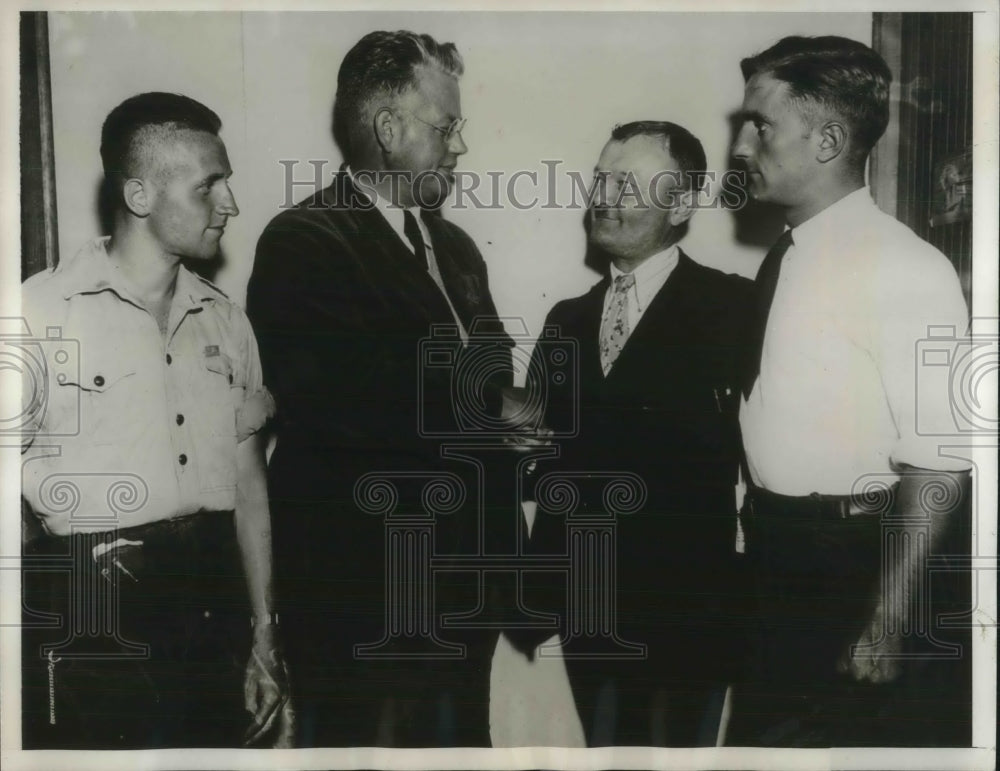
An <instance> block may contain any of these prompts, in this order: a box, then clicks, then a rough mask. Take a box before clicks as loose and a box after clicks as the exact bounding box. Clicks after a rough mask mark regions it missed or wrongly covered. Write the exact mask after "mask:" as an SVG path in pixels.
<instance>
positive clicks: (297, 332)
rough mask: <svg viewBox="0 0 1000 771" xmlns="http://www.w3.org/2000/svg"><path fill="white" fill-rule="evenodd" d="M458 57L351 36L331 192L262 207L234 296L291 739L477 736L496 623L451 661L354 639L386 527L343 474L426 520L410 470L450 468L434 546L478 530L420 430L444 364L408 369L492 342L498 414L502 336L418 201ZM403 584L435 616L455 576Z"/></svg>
mask: <svg viewBox="0 0 1000 771" xmlns="http://www.w3.org/2000/svg"><path fill="white" fill-rule="evenodd" d="M462 68H463V65H462V60H461V57H460V56H459V54H458V51H457V50H456V48H455V46H454V45H453V44H451V43H445V44H439V43H437V42H436V41H435V40H433V39H432V38H431V37H430V36H428V35H417V34H414V33H411V32H373V33H371V34H369V35H366V36H365V37H364V38H362V39H361V41H359V42H358V43H357V44H356V45H355V46H354V48H352V50H351V51H350V52H349V53H348V54H347V56H346V57H345V59H344V61H343V63H342V65H341V69H340V73H339V76H338V87H337V96H336V103H335V105H334V111H333V129H334V136H335V139H336V141H337V143H338V145H339V146H340V148H341V151H342V153H343V156H344V159H345V161H346V163H345V166H344V167H343V168H342V169H341V170H340V172H339V173H338V174H337V175H336V176H335V178H334V182H333V184H332V185H331V186H330V187H328V188H326V189H325V190H323V191H321V192H319V193H317V194H316V195H314V196H312V197H310V198H309V199H307V200H304V201H302V202H300V203H299V204H298V205H296V206H295V207H294V208H292V209H289V210H287V211H284V212H282V213H280V214H279V215H278V216H277V217H275V218H274V220H272V222H271V223H270V224H269V225H268V226H267V228H266V229H265V230H264V233H263V234H262V236H261V237H260V241H259V243H258V247H257V255H256V262H255V266H254V272H253V276H252V278H251V280H250V284H249V287H248V298H247V305H248V311H249V314H250V317H251V319H252V321H253V324H254V328H255V329H256V331H257V333H258V335H259V339H260V347H261V359H262V361H263V365H264V370H265V372H266V373H267V375H268V378H269V382H271V383H273V391H274V394H275V397H276V399H277V402H278V404H279V408H278V409H279V413H280V417H279V429H278V432H277V446H276V449H275V451H274V455H273V457H272V459H271V464H270V481H271V485H272V487H271V493H272V496H273V497H272V505H273V507H274V508H273V511H274V527H275V536H274V537H275V551H276V561H277V568H276V573H277V575H278V587H279V602H280V605H281V609H282V610H281V612H282V618H283V623H284V624H285V625H286V627H289V628H287V632H286V636H285V637H286V639H287V640H288V648H289V656H290V660H291V662H290V667H291V669H292V671H293V678H294V679H295V682H296V685H297V686H298V689H299V690H298V693H299V694H300V695H301V697H302V701H301V702H300V704H301V707H300V709H301V710H302V722H301V725H302V731H303V739H302V741H303V743H304V744H308V745H359V746H371V745H385V744H389V745H409V746H412V745H415V744H429V745H442V744H465V745H469V744H472V745H484V744H485V745H488V743H489V733H488V729H489V726H488V688H489V663H490V657H491V655H492V652H493V645H495V642H496V632H493V633H492V634H490V633H488V632H486V631H482V632H481V633H479V634H476V633H466V634H465V636H464V637H463V638H462V639H461V641H460V642H461V643H463V644H465V645H466V646H467V649H466V655H465V657H464V659H463V660H461V661H456V662H440V661H437V662H434V661H432V662H430V663H427V661H426V659H425V658H420V657H422V656H424V657H425V656H426V655H427V654H428V652H431V653H433V651H431V650H430V649H424V648H421V645H422V644H423V643H424V642H426V640H424V639H423V637H425V636H426V630H418V633H417V634H414V635H411V639H410V640H409V642H410V643H412V644H413V645H414V646H415V647H414V648H413V649H412V650H408V651H406V653H407V655H411V656H413V657H412V658H402V659H400V658H396V659H393V658H391V657H390V658H389V659H387V660H376V661H372V660H359V659H358V657H357V656H356V655H355V653H354V646H356V645H363V644H370V643H378V641H379V640H380V639H382V637H383V636H384V635H385V634H386V630H385V623H386V622H385V619H386V617H385V612H386V610H385V609H386V604H387V602H389V603H391V602H397V601H398V602H403V599H401V598H393V597H390V594H389V592H391V591H392V590H393V589H394V588H395V587H394V586H390V585H389V584H390V581H389V579H388V578H387V577H386V571H387V558H386V549H387V542H386V530H385V527H386V525H385V523H384V522H383V520H382V518H381V517H379V516H374V515H372V514H370V513H366V512H365V511H364V507H363V506H359V505H358V503H357V501H356V500H355V498H356V494H355V485H356V484H357V483H358V482H359V479H361V478H362V477H363V476H364V475H365V474H368V473H370V472H380V473H381V472H384V473H385V474H386V475H387V476H389V477H392V478H394V479H396V480H397V481H398V482H399V483H398V485H397V492H396V494H397V495H398V501H397V502H396V505H395V507H394V514H398V515H408V516H414V515H416V516H425V515H426V507H425V504H426V500H423V501H422V499H421V485H422V484H423V482H422V480H425V479H426V478H428V477H427V475H428V474H430V475H433V474H439V475H442V474H444V475H447V474H448V473H457V474H459V475H460V476H461V477H462V481H463V483H464V484H465V495H466V496H467V498H468V503H469V506H471V508H469V506H467V507H466V508H463V509H462V510H460V511H458V512H453V513H450V514H448V515H447V516H437V517H436V519H435V527H436V537H435V538H436V540H435V541H434V543H433V549H434V550H436V551H437V552H439V553H444V554H452V553H455V552H456V551H461V550H462V549H463V548H464V547H465V546H468V545H469V543H470V541H471V542H472V543H475V541H476V537H477V536H476V527H477V522H476V521H475V519H476V513H475V505H476V504H477V501H476V500H475V499H476V488H475V486H474V485H475V474H472V475H471V476H470V475H469V473H468V467H467V466H466V467H463V466H462V464H455V463H452V464H451V465H448V462H447V461H444V460H442V457H441V452H440V449H441V448H440V440H438V441H435V440H434V439H433V438H430V437H428V436H427V435H426V433H424V432H422V431H421V430H420V426H426V425H430V424H433V425H434V426H438V427H440V425H442V423H447V422H448V421H452V422H453V423H454V422H455V420H456V417H455V415H456V410H460V409H462V405H456V403H455V401H454V398H453V394H454V390H453V388H452V386H453V383H452V380H451V376H452V375H453V374H454V368H449V367H443V366H438V367H423V366H421V364H422V361H421V358H420V350H421V341H422V340H424V339H425V338H428V337H429V335H430V334H431V331H432V326H438V327H441V326H443V327H445V328H448V329H450V330H451V332H452V335H451V337H450V339H451V340H452V347H453V349H454V350H453V351H451V352H450V353H454V355H455V356H456V357H460V356H462V355H463V354H468V353H469V352H470V351H472V350H474V349H475V348H476V347H477V346H488V347H492V348H493V349H494V350H498V351H499V352H500V355H499V356H498V357H496V358H494V359H493V361H494V365H495V366H494V367H493V371H492V376H491V377H490V378H489V380H490V382H489V386H490V387H489V389H488V393H486V394H485V395H484V404H485V407H484V409H486V410H490V411H496V412H497V413H498V414H499V409H500V401H501V400H500V395H499V388H500V387H502V386H505V385H509V381H510V377H511V371H512V368H511V367H510V365H509V362H510V350H509V349H510V347H511V346H512V343H511V341H510V340H509V338H507V337H506V336H505V334H504V332H503V326H502V324H501V322H500V321H499V319H498V318H497V313H496V308H495V306H494V304H493V300H492V298H491V296H490V291H489V286H488V283H487V275H486V265H485V263H484V262H483V259H482V257H481V256H480V253H479V250H478V249H477V248H476V245H475V244H474V243H473V242H472V240H471V239H470V238H469V236H467V235H466V234H465V233H464V232H463V231H462V230H461V229H459V228H458V227H456V226H455V225H453V224H451V223H449V222H448V221H446V220H445V219H443V218H442V217H441V216H440V214H439V213H438V212H437V211H435V210H436V209H437V208H438V207H440V206H441V204H442V203H443V201H444V199H445V198H446V197H447V196H448V194H449V192H450V187H451V185H452V181H453V171H454V168H455V165H456V163H457V160H458V158H459V156H460V155H462V154H463V153H465V152H466V149H467V148H466V145H465V143H464V142H463V140H462V133H461V131H462V126H463V125H464V122H465V121H464V120H463V119H462V117H461V106H460V101H459V89H458V78H459V76H460V75H461V73H462ZM446 353H449V352H446ZM505 357H506V359H505ZM505 361H506V362H507V363H506V364H504V362H505ZM466 406H467V405H466ZM456 430H460V429H456ZM407 478H412V484H411V483H409V482H407V481H406V479H407ZM399 480H403V481H399ZM515 513H516V512H515ZM462 578H463V580H464V582H465V584H466V585H469V584H471V586H469V587H468V588H469V590H470V592H471V598H470V600H469V604H468V605H467V606H465V607H461V609H463V610H473V609H475V607H476V601H477V578H476V576H475V575H472V576H471V577H470V576H462ZM421 580H423V581H425V585H422V586H421V587H418V588H419V589H420V591H422V592H423V596H424V597H430V599H431V601H432V612H433V613H434V614H435V619H436V621H437V622H440V616H441V613H442V612H443V611H444V610H448V609H450V610H453V611H454V610H455V609H456V608H457V607H458V606H460V605H461V603H460V602H459V601H458V600H457V599H456V597H455V593H454V592H452V591H451V590H452V589H454V588H455V587H454V585H453V584H455V583H457V582H451V584H447V583H446V582H442V581H440V580H439V581H437V582H435V583H433V585H431V583H430V582H431V581H432V579H431V578H429V577H427V576H425V577H424V578H423V579H421ZM411 588H412V587H411ZM456 603H457V604H456ZM396 610H397V611H400V612H404V611H405V612H409V611H407V610H406V609H400V608H396ZM411 610H413V612H417V611H420V608H416V609H411ZM421 612H422V611H421ZM290 627H294V628H290ZM439 631H440V630H439V629H437V628H436V627H435V629H434V632H435V633H437V632H439ZM392 655H395V654H392Z"/></svg>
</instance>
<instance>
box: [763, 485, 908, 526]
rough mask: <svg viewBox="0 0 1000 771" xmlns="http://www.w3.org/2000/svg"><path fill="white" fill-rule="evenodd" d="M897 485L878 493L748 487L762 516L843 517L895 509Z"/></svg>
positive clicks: (875, 513)
mask: <svg viewBox="0 0 1000 771" xmlns="http://www.w3.org/2000/svg"><path fill="white" fill-rule="evenodd" d="M896 487H897V485H893V486H892V487H887V488H884V489H882V490H880V491H877V492H875V493H872V494H869V495H865V496H856V495H823V494H821V493H811V494H810V495H802V496H798V495H781V494H780V493H772V492H769V491H768V490H764V489H763V488H760V487H751V488H750V489H749V490H748V491H747V504H748V506H749V508H750V512H751V514H753V515H754V516H759V517H787V518H790V519H792V518H794V519H818V520H842V519H851V518H853V517H876V518H878V517H881V516H883V515H885V514H889V513H891V511H892V503H893V499H894V498H895V492H896Z"/></svg>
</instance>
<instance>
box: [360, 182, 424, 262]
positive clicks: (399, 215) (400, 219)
mask: <svg viewBox="0 0 1000 771" xmlns="http://www.w3.org/2000/svg"><path fill="white" fill-rule="evenodd" d="M345 169H346V171H347V174H348V175H349V176H350V178H351V182H352V183H353V184H354V188H355V189H356V190H360V191H361V192H362V193H363V194H364V195H366V196H367V197H368V198H369V199H370V200H371V202H372V204H374V206H375V208H377V209H378V210H379V211H380V212H382V216H383V217H385V220H386V222H388V223H389V225H390V227H392V229H393V230H395V231H396V235H398V236H399V237H400V239H402V241H403V243H404V244H406V245H407V246H410V239H409V238H408V237H407V235H406V230H405V227H406V223H405V221H404V216H405V215H404V212H405V211H407V210H406V209H404V208H403V207H400V206H396V205H395V204H393V203H392V202H391V201H389V200H387V199H385V198H383V197H382V196H380V195H379V194H378V191H377V190H375V189H374V188H373V187H369V186H368V185H363V184H361V183H360V182H358V180H357V179H356V178H355V176H354V172H353V171H351V167H350V166H345ZM411 211H412V208H411ZM415 216H416V218H417V225H418V226H419V227H420V232H421V233H422V234H423V236H424V247H425V248H427V247H429V246H430V239H429V238H428V237H427V232H426V230H425V228H424V223H423V221H422V220H421V218H420V216H419V212H416V213H415Z"/></svg>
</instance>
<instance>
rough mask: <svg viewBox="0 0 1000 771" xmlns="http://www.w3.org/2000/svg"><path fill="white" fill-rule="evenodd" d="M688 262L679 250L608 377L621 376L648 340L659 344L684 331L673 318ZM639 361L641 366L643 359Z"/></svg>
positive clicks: (676, 315) (680, 302) (680, 304)
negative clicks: (673, 264) (658, 289)
mask: <svg viewBox="0 0 1000 771" xmlns="http://www.w3.org/2000/svg"><path fill="white" fill-rule="evenodd" d="M690 263H691V258H690V257H688V256H687V255H686V254H684V252H683V251H680V250H678V256H677V265H675V266H674V269H673V270H672V271H671V272H670V275H669V276H668V277H667V280H666V282H664V284H663V286H662V287H660V291H658V292H657V293H656V294H655V295H653V299H652V300H650V301H649V307H648V308H646V311H645V313H643V314H642V318H641V319H639V323H638V324H637V325H636V327H635V329H633V330H632V332H631V333H630V334H629V336H628V340H626V341H625V346H624V347H623V348H622V351H621V353H620V354H618V358H617V359H616V360H615V363H614V364H613V365H612V366H611V370H610V371H609V372H608V378H611V377H612V376H613V375H614V374H615V373H616V372H617V373H618V374H619V375H620V374H621V372H622V371H623V370H627V369H628V368H629V365H630V362H631V359H632V358H634V357H635V356H636V351H648V350H649V346H650V342H651V341H655V344H660V345H662V344H667V343H669V342H670V341H671V340H674V339H676V338H678V337H679V336H680V335H682V334H683V325H681V324H678V323H676V320H677V319H678V318H679V314H680V312H681V308H682V307H683V305H684V292H683V288H684V285H685V283H686V282H687V278H688V273H689V271H690V268H691V265H690ZM602 313H603V309H602ZM598 324H600V320H598ZM639 364H640V366H641V365H642V362H639Z"/></svg>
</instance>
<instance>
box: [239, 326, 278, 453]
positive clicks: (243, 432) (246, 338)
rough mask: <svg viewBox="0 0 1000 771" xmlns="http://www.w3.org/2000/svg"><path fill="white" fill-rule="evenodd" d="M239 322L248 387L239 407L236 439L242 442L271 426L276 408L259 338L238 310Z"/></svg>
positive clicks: (242, 359) (241, 349) (244, 372)
mask: <svg viewBox="0 0 1000 771" xmlns="http://www.w3.org/2000/svg"><path fill="white" fill-rule="evenodd" d="M234 318H235V323H236V325H238V326H239V330H238V331H239V336H240V357H241V360H240V361H239V362H238V366H239V367H240V373H241V375H242V377H241V381H242V382H243V383H245V384H246V386H245V389H244V393H243V401H242V403H241V404H240V405H238V406H237V408H236V438H237V441H239V442H242V441H243V440H244V439H247V438H249V437H250V436H252V435H253V434H255V433H257V432H258V431H260V430H261V429H262V428H264V426H265V425H267V422H268V421H269V420H270V419H271V418H273V417H274V414H275V411H276V405H275V402H274V398H273V397H272V396H271V393H270V391H268V390H267V388H265V387H264V379H263V373H262V369H261V364H260V352H259V350H258V348H257V338H256V337H255V336H254V333H253V328H252V327H251V326H250V321H249V319H247V317H246V314H244V313H243V312H242V311H239V310H236V312H235V313H234Z"/></svg>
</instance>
